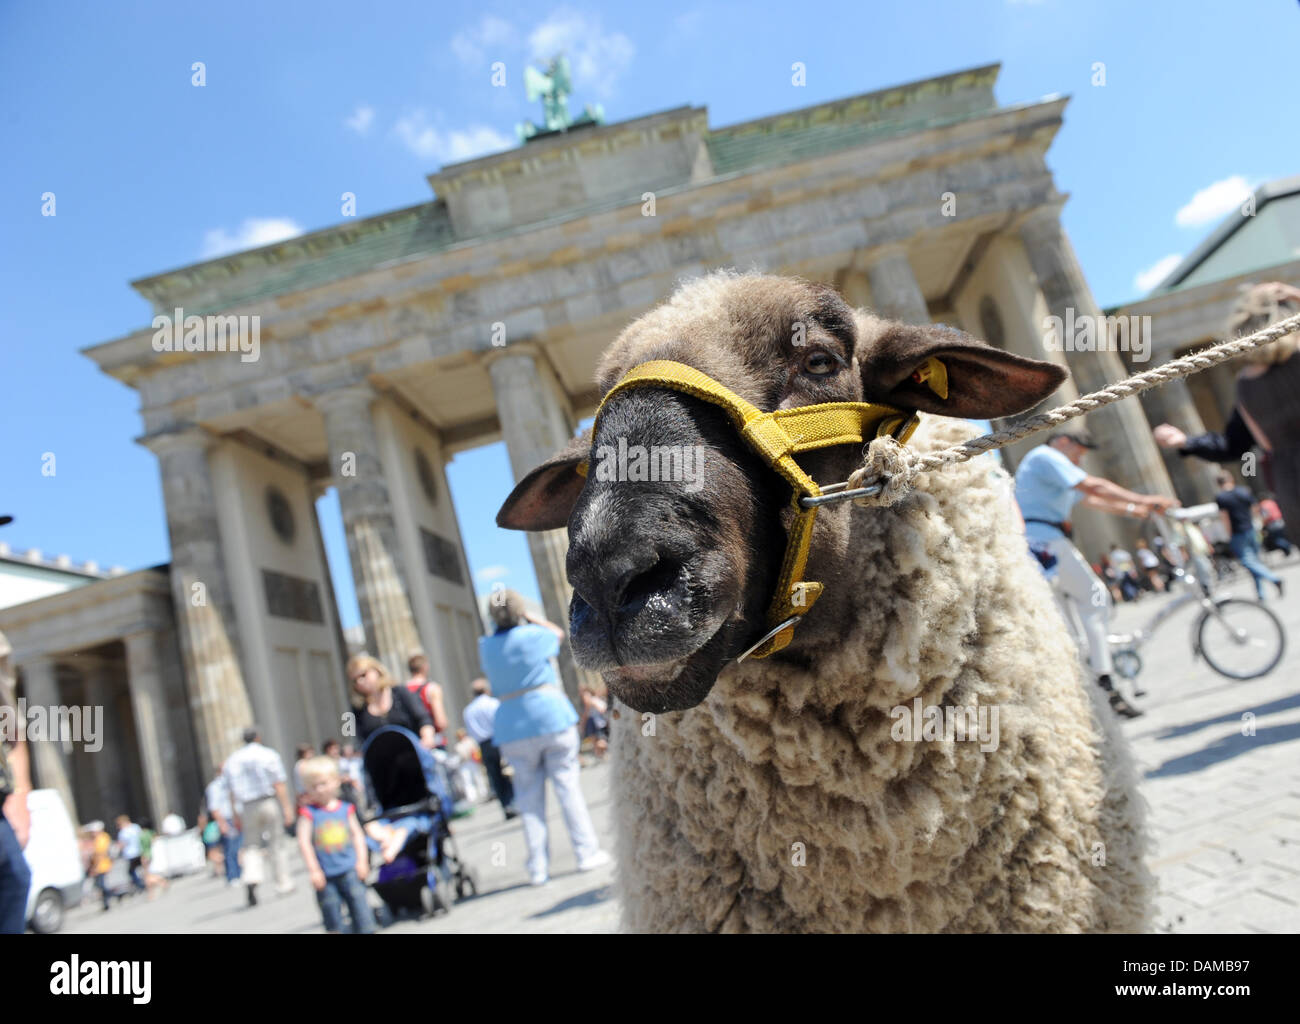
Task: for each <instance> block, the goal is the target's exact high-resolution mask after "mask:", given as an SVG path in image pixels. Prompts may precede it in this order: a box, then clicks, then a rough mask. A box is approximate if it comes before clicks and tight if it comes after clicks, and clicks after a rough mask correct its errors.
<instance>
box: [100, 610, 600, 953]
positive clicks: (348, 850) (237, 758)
mask: <svg viewBox="0 0 1300 1024" xmlns="http://www.w3.org/2000/svg"><path fill="white" fill-rule="evenodd" d="M491 616H492V623H493V632H492V634H491V635H490V636H487V637H483V638H482V639H481V640H480V655H481V659H482V663H483V668H484V671H485V675H484V676H483V677H481V678H478V679H475V680H474V681H473V683H472V690H473V693H474V697H473V699H472V700H471V701H470V702H469V703H468V704H467V705H466V706H465V708H464V710H463V712H462V716H461V717H462V724H461V726H460V727H458V728H457V729H456V730H455V731H454V732H453V731H452V730H451V723H450V721H449V718H448V715H447V712H446V703H445V699H444V694H443V692H442V687H441V686H440V685H439V684H438V683H437V682H435V681H433V680H431V679H430V678H429V661H428V659H427V657H425V656H424V655H423V654H416V655H413V656H412V657H411V658H410V660H409V662H408V666H407V667H408V670H409V673H410V674H409V678H408V679H407V680H406V682H405V683H404V684H399V683H398V681H397V680H396V679H394V678H393V676H392V674H391V673H390V672H389V671H388V669H387V667H386V666H385V665H384V664H383V662H381V661H380V660H378V659H377V658H374V657H372V656H370V655H368V654H357V655H355V656H353V657H352V658H350V659H349V660H348V663H347V667H346V671H347V681H348V690H349V695H350V698H351V704H352V712H353V716H352V720H353V724H354V725H355V740H356V742H355V743H352V742H347V743H344V742H342V741H340V740H339V739H328V740H325V741H324V742H323V743H322V744H321V745H320V753H319V754H318V753H317V749H316V747H315V746H313V745H312V744H309V743H302V744H299V745H298V746H297V748H296V750H295V755H296V758H295V760H294V763H293V765H292V767H291V769H290V770H289V771H287V772H286V770H285V766H284V763H283V761H282V759H281V757H280V755H279V754H278V753H276V752H275V751H274V750H272V749H271V748H269V747H267V746H265V745H263V744H262V742H261V737H260V735H259V733H258V731H257V729H256V728H255V727H250V728H249V729H247V730H246V731H245V734H244V737H243V738H244V745H243V746H242V747H241V748H240V749H239V750H237V751H235V752H234V753H233V754H231V755H230V757H228V758H227V759H226V761H225V762H224V763H222V764H220V765H216V766H214V772H213V776H212V780H211V781H210V782H209V783H208V785H207V787H206V789H205V791H204V801H203V807H202V809H201V811H200V815H199V828H200V830H201V835H202V838H203V842H204V845H205V847H206V848H207V856H208V860H209V863H210V865H211V870H212V873H213V874H214V875H216V876H220V875H222V874H224V877H225V880H226V884H227V885H229V886H232V887H236V886H243V887H244V889H245V892H246V899H247V902H248V905H250V906H253V905H256V904H257V902H258V886H260V885H261V884H262V883H263V882H264V881H266V879H267V873H268V868H267V863H268V862H269V865H270V869H269V870H270V874H271V875H272V876H273V878H274V882H275V889H276V892H277V893H281V894H283V893H288V892H291V891H292V890H293V881H292V879H291V877H290V871H289V850H290V842H291V840H290V836H292V837H293V838H295V839H296V841H297V847H298V851H299V854H300V855H301V857H302V859H303V862H304V864H305V865H306V867H307V871H308V876H309V878H310V880H311V884H312V887H313V889H314V890H315V892H316V896H317V899H318V902H319V905H320V910H321V916H322V920H323V923H324V926H325V929H326V930H327V931H331V932H335V931H340V930H343V928H344V919H343V908H344V907H346V908H347V912H348V914H347V916H348V918H349V925H348V928H349V930H351V931H353V932H358V933H366V932H370V931H373V930H374V929H375V927H376V924H375V919H374V914H373V911H372V910H371V908H370V906H369V904H368V903H367V902H366V899H365V883H366V879H367V878H368V877H369V876H370V874H371V870H372V868H375V867H380V866H381V865H384V864H392V863H393V862H395V861H396V860H397V858H398V857H399V856H401V855H402V854H403V851H404V850H406V848H407V846H408V843H409V842H411V841H412V840H413V839H414V838H416V837H426V836H427V835H428V833H429V832H430V831H431V830H432V829H433V827H434V823H433V820H432V818H431V816H430V815H428V814H423V813H417V814H410V815H406V816H403V817H398V818H387V817H383V816H380V811H382V808H376V807H375V806H373V798H372V796H371V794H370V791H369V790H368V788H367V779H366V775H365V771H364V767H363V758H362V756H361V751H362V750H365V748H366V743H367V740H369V739H370V738H371V737H372V736H374V735H375V733H376V732H378V731H379V730H380V729H381V728H383V727H385V726H400V727H401V728H403V729H405V730H407V731H408V732H409V733H410V734H411V735H412V736H414V737H416V738H417V740H418V742H419V744H420V746H421V747H423V748H424V749H425V750H426V751H428V753H429V755H430V757H431V758H432V761H433V764H434V766H435V769H434V770H435V771H436V772H437V773H438V774H439V778H440V779H441V780H442V783H443V788H444V791H445V792H446V793H448V794H450V796H451V798H452V800H453V802H454V806H453V807H449V808H446V809H445V811H446V813H447V814H448V815H449V816H451V815H454V814H457V813H460V811H462V810H463V809H464V807H465V805H466V804H471V805H472V804H474V803H476V802H478V801H480V800H482V799H485V798H487V797H488V794H489V793H490V794H491V797H492V798H493V799H495V801H496V802H497V803H499V805H500V807H501V810H502V812H503V814H504V817H505V819H506V820H511V819H515V818H520V819H522V822H521V823H522V826H523V833H524V840H525V845H526V848H527V851H528V853H527V861H526V864H525V867H526V870H527V873H528V877H529V881H530V882H531V883H532V884H533V885H543V884H545V883H546V882H547V881H548V880H549V841H548V833H547V825H546V783H547V781H548V780H549V782H550V784H551V787H552V788H553V789H554V791H555V795H556V797H557V799H558V800H559V803H560V808H561V811H562V812H563V817H564V822H565V826H566V829H567V831H568V835H569V839H570V842H571V843H572V846H573V850H574V855H575V858H576V860H577V864H578V869H579V870H580V871H591V870H594V869H595V868H597V867H600V866H601V865H603V864H607V863H609V856H608V854H607V853H605V852H604V851H603V850H602V849H601V848H600V842H599V840H598V838H597V836H596V831H595V828H594V827H593V825H592V822H591V817H590V814H589V812H588V810H587V806H586V801H585V800H584V798H583V795H582V790H581V787H580V784H579V771H580V768H581V763H582V762H581V760H580V753H579V751H580V748H581V746H582V744H583V742H584V741H587V742H589V743H590V747H591V755H592V757H593V758H595V759H600V758H603V757H604V756H606V753H607V750H608V737H609V719H608V711H609V709H608V704H607V701H606V698H605V696H604V693H603V691H601V690H599V689H598V688H597V687H595V686H591V685H584V686H583V687H582V688H581V691H580V692H581V702H582V709H581V711H580V712H579V710H578V709H577V708H575V707H574V705H573V703H572V702H571V701H570V700H569V699H568V697H567V696H566V695H565V694H564V691H563V690H562V688H561V687H560V684H559V680H558V678H557V676H556V673H555V667H554V664H553V661H552V659H553V658H554V657H555V655H556V654H558V652H559V646H560V642H561V640H562V639H563V638H564V631H563V630H562V629H561V628H560V627H559V626H556V625H554V624H553V623H550V622H548V621H546V620H545V619H543V618H541V617H539V616H535V615H533V614H531V613H529V612H528V611H527V610H526V609H525V607H524V603H523V600H522V598H521V597H520V596H519V595H518V594H516V593H514V592H513V591H499V592H497V593H495V594H494V595H493V601H492V606H491ZM484 776H486V784H485V783H484ZM371 812H374V813H371ZM132 835H133V834H132ZM124 839H126V840H127V841H128V842H129V841H130V840H131V835H127V836H125V837H124V836H122V835H119V839H118V842H119V844H120V843H122V841H123V840H124ZM124 849H125V850H126V851H127V852H128V853H134V851H135V846H133V845H128V846H126V847H124ZM145 877H147V876H145ZM106 898H107V897H106Z"/></svg>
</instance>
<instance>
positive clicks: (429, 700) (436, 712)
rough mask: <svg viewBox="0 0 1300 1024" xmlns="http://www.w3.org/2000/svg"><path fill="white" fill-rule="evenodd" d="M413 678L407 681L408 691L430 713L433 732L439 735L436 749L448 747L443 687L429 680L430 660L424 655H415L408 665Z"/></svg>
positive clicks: (435, 742)
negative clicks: (418, 699) (417, 698)
mask: <svg viewBox="0 0 1300 1024" xmlns="http://www.w3.org/2000/svg"><path fill="white" fill-rule="evenodd" d="M406 668H407V671H409V672H410V673H411V678H410V679H408V680H407V681H406V689H407V691H408V692H410V693H413V694H414V695H415V696H417V697H419V698H420V702H421V703H422V704H424V710H425V711H427V712H428V713H429V721H431V722H432V723H433V731H434V732H435V733H437V739H436V740H435V741H434V746H436V747H446V745H447V735H446V734H447V724H448V723H447V710H446V708H445V707H443V703H442V687H441V686H439V685H438V684H437V683H435V682H433V681H432V680H431V679H430V678H429V659H428V658H426V657H425V656H424V655H423V654H413V655H411V657H410V659H409V660H408V661H407V663H406Z"/></svg>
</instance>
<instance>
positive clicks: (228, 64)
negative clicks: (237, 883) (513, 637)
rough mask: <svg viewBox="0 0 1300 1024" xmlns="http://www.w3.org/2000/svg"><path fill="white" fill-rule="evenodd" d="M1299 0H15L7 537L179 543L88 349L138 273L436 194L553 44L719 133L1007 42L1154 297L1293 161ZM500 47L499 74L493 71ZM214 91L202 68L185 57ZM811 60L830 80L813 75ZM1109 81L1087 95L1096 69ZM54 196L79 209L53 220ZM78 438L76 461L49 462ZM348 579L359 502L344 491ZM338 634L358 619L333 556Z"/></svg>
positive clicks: (129, 312)
mask: <svg viewBox="0 0 1300 1024" xmlns="http://www.w3.org/2000/svg"><path fill="white" fill-rule="evenodd" d="M1298 25H1300V14H1298V11H1297V4H1296V3H1295V2H1293V0H1270V2H1265V0H1241V2H1238V3H1235V4H1233V5H1231V7H1226V8H1225V7H1223V6H1222V5H1219V4H1216V3H1210V2H1198V0H1182V2H1164V0H1160V2H1149V3H1141V4H1133V3H1131V2H1114V0H1093V2H1067V0H1041V2H1027V0H1021V2H1008V0H989V2H961V3H957V2H949V3H935V2H926V0H912V2H909V3H907V4H897V3H892V2H891V3H874V2H862V3H855V4H848V3H843V4H834V5H821V4H817V3H812V2H810V3H804V4H799V5H794V6H792V5H790V4H788V3H776V2H771V0H749V2H745V3H743V4H742V3H736V4H713V3H704V4H696V3H675V2H672V0H661V2H660V3H657V4H654V5H652V6H647V5H645V4H643V3H637V4H633V3H608V4H601V5H599V6H593V5H590V4H583V3H573V4H533V5H519V4H514V5H512V4H495V3H490V2H489V3H487V4H484V5H475V6H474V7H473V8H472V9H471V8H469V6H468V5H466V6H465V7H462V8H461V9H460V10H459V11H457V10H455V9H453V8H451V6H450V5H442V4H438V5H435V4H429V3H427V2H424V3H416V2H404V0H376V2H374V3H371V4H365V5H358V4H342V3H335V2H329V0H312V2H283V0H274V2H268V0H255V2H251V0H223V3H221V4H203V5H197V4H195V5H190V4H176V3H173V2H161V0H159V2H143V0H141V2H114V3H102V2H83V3H76V2H67V3H60V4H57V5H54V4H37V3H34V2H20V0H9V2H8V3H4V4H0V127H2V128H3V133H4V135H3V137H4V147H3V150H4V156H3V159H0V240H2V241H0V380H2V381H3V387H0V396H2V400H0V430H3V435H2V436H3V441H0V512H7V513H10V514H12V515H14V516H15V517H16V522H15V523H14V524H13V525H12V526H9V527H6V528H5V529H4V531H3V533H2V534H0V539H3V540H5V541H7V542H8V543H9V544H10V545H11V546H12V547H14V548H17V549H23V548H28V547H37V548H40V549H42V550H43V551H45V552H46V553H47V554H53V553H59V552H66V553H67V554H70V555H71V556H72V557H73V558H74V559H76V560H83V559H88V558H90V559H95V560H97V561H98V562H100V564H102V565H111V564H121V565H123V566H126V567H127V568H129V569H135V568H140V567H142V566H146V565H151V564H155V563H158V562H163V561H166V560H167V558H168V557H169V556H168V545H167V530H166V523H165V520H164V517H163V503H162V496H161V487H160V483H159V479H158V471H157V464H156V461H155V459H154V457H153V455H152V454H150V453H149V452H148V451H146V450H145V449H143V448H141V447H139V446H138V445H135V444H133V443H132V439H133V438H134V437H136V436H138V435H139V434H140V433H141V423H140V419H139V416H138V412H137V409H138V403H137V400H136V395H135V393H134V392H133V391H131V390H130V389H128V388H126V387H124V386H122V385H120V384H118V383H117V382H116V381H114V380H112V379H110V378H108V377H105V376H104V375H102V374H100V373H99V371H98V370H97V369H96V367H95V366H94V364H93V363H92V362H91V361H90V360H89V359H87V358H86V357H84V356H82V355H80V354H79V350H80V349H81V348H83V347H85V346H87V345H91V344H95V343H97V342H101V341H106V340H108V339H111V338H115V337H118V336H120V335H122V334H124V333H126V332H128V331H131V330H134V329H137V328H140V327H142V326H145V325H147V324H148V322H149V320H150V311H149V307H148V304H147V303H146V302H145V300H144V299H143V298H141V297H140V296H138V295H137V294H136V293H135V292H134V291H133V290H132V289H131V288H130V287H129V285H128V282H129V281H130V280H132V279H135V278H139V277H143V276H147V275H150V274H153V273H157V272H160V271H163V270H167V269H171V268H174V267H177V266H183V265H185V264H189V263H193V262H197V261H199V260H201V259H203V258H207V257H210V256H212V255H216V254H219V253H221V252H223V251H232V250H234V249H238V248H244V247H248V246H252V245H258V244H265V243H268V242H271V241H275V240H276V239H278V238H280V237H284V236H286V235H288V234H292V233H295V232H299V231H310V230H314V229H318V228H322V227H327V226H329V225H332V224H336V223H339V222H340V221H341V220H342V218H341V217H340V211H339V206H340V200H339V197H340V195H341V194H342V193H343V192H346V191H351V192H354V193H355V194H356V196H357V214H358V215H359V216H368V215H371V214H375V213H379V212H382V211H384V210H389V209H394V208H398V207H402V206H407V205H410V204H413V203H417V202H422V201H425V200H427V199H428V198H429V197H430V192H429V188H428V185H427V183H426V182H425V180H424V176H425V175H426V174H428V173H429V172H431V171H433V170H435V169H436V168H437V167H439V166H440V165H441V164H443V163H452V162H456V161H458V160H462V159H467V158H469V157H472V156H476V155H480V154H482V153H484V152H490V151H492V150H495V149H498V148H502V147H505V146H508V145H512V144H513V142H514V126H515V124H516V123H517V122H519V121H521V120H523V119H524V118H533V119H537V118H538V116H539V110H538V109H535V106H534V105H533V104H529V103H528V102H527V101H526V100H525V97H524V94H523V88H522V67H523V65H524V64H525V63H526V62H528V61H529V60H530V59H535V58H538V57H540V56H543V55H546V54H548V53H550V52H551V51H553V50H556V49H564V50H565V51H566V52H567V53H568V54H569V57H570V60H571V62H572V64H573V70H574V78H575V94H574V98H573V99H574V107H575V109H576V108H577V107H579V106H580V105H581V104H582V103H584V102H592V101H595V102H600V103H602V104H603V106H604V109H605V114H606V117H607V118H608V119H609V120H611V121H615V120H623V119H625V118H630V117H636V116H640V115H643V114H646V113H649V112H652V111H656V110H663V109H667V108H670V107H675V106H679V105H682V104H694V105H698V106H707V107H708V108H709V116H710V122H711V124H713V125H714V126H720V125H726V124H731V123H734V122H737V121H743V120H748V119H750V118H754V117H761V116H764V115H767V114H771V113H775V112H778V111H781V110H789V109H793V108H797V107H801V106H806V105H809V104H813V103H818V102H822V101H825V100H830V99H835V98H838V97H842V96H847V95H852V94H854V93H860V92H866V91H870V90H872V89H877V88H883V87H886V86H889V85H893V84H898V83H902V82H906V81H911V80H914V79H917V78H923V77H926V76H930V75H938V74H943V73H946V72H950V71H954V70H957V69H960V68H965V67H971V66H975V65H979V64H984V63H990V62H994V61H998V62H1001V63H1002V65H1003V68H1002V75H1001V79H1000V81H999V85H998V88H997V96H998V99H999V101H1000V102H1002V103H1004V104H1010V103H1020V102H1026V101H1032V100H1036V99H1040V98H1042V97H1043V96H1046V95H1049V94H1053V93H1064V94H1069V95H1071V96H1072V97H1073V99H1072V101H1071V103H1070V105H1069V107H1068V108H1067V110H1066V115H1065V125H1064V127H1063V129H1062V131H1061V133H1060V135H1059V136H1058V138H1057V141H1056V142H1055V143H1054V145H1053V147H1052V149H1051V150H1050V151H1049V153H1048V162H1049V165H1050V166H1051V167H1052V169H1053V171H1054V172H1055V174H1056V179H1057V185H1058V187H1059V188H1060V189H1061V190H1062V191H1066V192H1069V193H1071V194H1072V198H1071V200H1070V202H1069V203H1068V204H1067V205H1066V207H1065V212H1064V221H1065V225H1066V228H1067V229H1068V231H1069V233H1070V235H1071V237H1072V239H1073V241H1074V244H1075V248H1076V250H1077V251H1078V254H1079V259H1080V261H1081V263H1082V264H1083V268H1084V271H1085V273H1086V274H1087V276H1088V279H1089V281H1090V282H1091V284H1092V287H1093V291H1094V293H1095V294H1096V296H1097V298H1098V300H1099V301H1100V302H1101V303H1102V304H1103V305H1110V304H1113V303H1118V302H1121V301H1124V300H1126V299H1130V298H1133V297H1135V296H1137V295H1139V294H1141V293H1142V292H1143V291H1144V290H1145V287H1149V286H1150V284H1153V283H1154V281H1155V280H1157V279H1158V277H1159V274H1158V271H1159V269H1160V268H1161V266H1162V265H1163V266H1165V267H1166V268H1167V267H1168V266H1170V265H1171V263H1172V262H1173V261H1176V258H1177V257H1178V256H1179V255H1181V254H1185V253H1187V252H1189V251H1190V250H1191V249H1192V248H1193V247H1194V246H1195V245H1196V243H1197V242H1198V241H1199V240H1200V239H1201V238H1203V237H1204V235H1205V234H1206V233H1208V232H1209V230H1210V229H1211V228H1212V227H1213V225H1214V224H1215V223H1217V221H1218V220H1219V219H1220V218H1221V217H1222V216H1223V215H1224V214H1225V213H1227V212H1228V211H1229V210H1230V209H1232V208H1233V206H1234V204H1235V202H1236V200H1237V198H1238V195H1239V193H1240V192H1241V190H1242V189H1243V188H1246V187H1248V186H1252V185H1255V184H1258V183H1259V182H1261V181H1266V180H1269V179H1271V178H1276V177H1283V176H1286V175H1290V174H1294V173H1297V172H1300V134H1297V133H1296V132H1295V131H1294V130H1293V129H1292V127H1291V122H1292V121H1293V119H1294V112H1293V110H1291V109H1290V105H1289V101H1290V100H1291V99H1292V98H1293V97H1294V96H1295V74H1294V65H1295V53H1296V39H1297V27H1298ZM494 60H501V61H504V62H506V66H507V76H508V83H509V84H508V87H507V88H505V89H496V88H491V87H490V85H489V74H490V72H489V65H490V64H491V62H492V61H494ZM195 61H202V62H203V63H204V64H205V66H206V85H205V86H204V87H203V88H195V87H194V86H193V85H192V84H191V75H192V72H191V65H192V64H193V63H194V62H195ZM794 61H802V62H804V64H805V65H806V67H807V84H806V86H804V87H803V88H796V87H794V86H792V85H791V81H790V77H791V76H790V66H791V64H792V63H793V62H794ZM1098 62H1100V63H1103V64H1104V65H1105V84H1104V85H1101V86H1098V85H1094V84H1093V80H1094V77H1095V76H1096V70H1095V65H1096V64H1097V63H1098ZM45 192H53V193H55V196H56V203H57V207H56V209H57V215H56V216H54V217H43V216H41V196H42V194H43V193H45ZM46 452H53V453H55V455H56V458H57V463H56V473H55V475H54V476H45V475H43V474H42V472H41V466H42V456H43V454H44V453H46ZM449 471H450V476H451V484H452V488H453V493H454V495H455V498H456V502H457V508H458V514H459V517H460V521H461V526H462V529H463V530H464V532H465V539H466V543H467V547H468V550H469V557H470V564H471V568H472V569H473V570H474V572H475V574H476V578H477V581H478V586H479V588H480V589H481V590H483V589H487V588H488V587H489V586H490V585H491V583H492V582H493V581H495V580H497V579H500V580H504V581H505V582H507V583H509V584H511V585H514V586H517V587H519V588H520V589H521V590H523V591H525V592H526V593H531V594H535V592H536V591H535V584H534V583H533V580H532V572H531V568H530V566H529V562H528V556H527V547H526V545H525V543H524V539H523V537H522V536H520V535H518V534H510V533H503V532H502V531H498V530H496V529H495V527H494V526H492V525H491V520H492V518H493V516H494V515H495V511H496V508H497V507H498V505H499V503H500V501H501V499H502V497H503V496H504V495H505V493H506V492H507V491H508V489H509V487H510V483H511V478H510V474H509V469H508V464H507V462H506V459H505V455H504V452H503V451H502V450H501V448H500V446H493V447H490V448H487V449H480V450H478V451H475V452H471V453H465V454H462V455H460V456H458V457H457V458H456V459H455V461H454V462H453V463H452V465H451V467H450V470H449ZM322 521H323V525H324V528H325V531H326V543H327V548H328V550H329V552H330V555H331V560H332V562H333V564H334V566H335V568H336V570H338V569H340V568H341V567H342V565H344V564H345V563H344V562H342V561H341V558H345V555H341V551H342V537H341V527H340V525H339V520H338V510H337V504H336V503H335V502H333V501H332V500H330V499H327V500H326V501H325V502H324V505H323V508H322ZM335 579H336V585H337V588H338V591H339V597H340V606H341V609H342V612H343V618H344V621H345V624H346V623H350V622H354V621H356V607H355V598H354V597H353V595H352V589H351V584H350V581H349V580H348V579H347V573H346V572H345V571H336V572H335Z"/></svg>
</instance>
